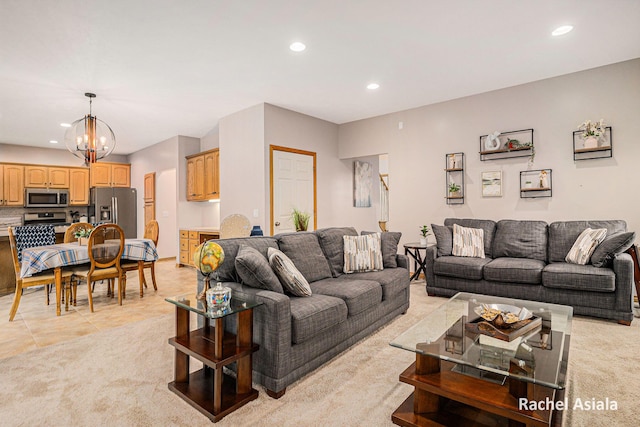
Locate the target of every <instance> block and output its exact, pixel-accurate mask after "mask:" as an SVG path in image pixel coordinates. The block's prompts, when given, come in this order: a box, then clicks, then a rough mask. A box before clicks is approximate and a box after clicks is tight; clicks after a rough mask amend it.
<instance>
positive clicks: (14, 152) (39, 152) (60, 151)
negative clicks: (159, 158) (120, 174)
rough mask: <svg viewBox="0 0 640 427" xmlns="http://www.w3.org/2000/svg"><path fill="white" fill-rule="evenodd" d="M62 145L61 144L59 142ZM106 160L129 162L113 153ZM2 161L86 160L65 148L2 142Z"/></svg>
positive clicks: (57, 162) (69, 163) (64, 163)
mask: <svg viewBox="0 0 640 427" xmlns="http://www.w3.org/2000/svg"><path fill="white" fill-rule="evenodd" d="M58 145H60V144H58ZM104 161H105V162H115V163H127V156H123V155H119V154H112V155H110V156H109V157H107V158H105V159H104ZM0 162H8V163H30V164H34V165H54V166H84V161H83V160H82V159H79V158H78V157H76V156H74V155H73V154H71V153H70V152H69V151H68V150H66V149H65V148H64V144H62V147H59V148H40V147H27V146H24V145H13V144H0Z"/></svg>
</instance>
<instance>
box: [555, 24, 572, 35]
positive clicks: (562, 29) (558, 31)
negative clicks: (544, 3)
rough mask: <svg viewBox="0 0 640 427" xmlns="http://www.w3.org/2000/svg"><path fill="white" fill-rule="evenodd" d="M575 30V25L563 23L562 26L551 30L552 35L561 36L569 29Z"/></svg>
mask: <svg viewBox="0 0 640 427" xmlns="http://www.w3.org/2000/svg"><path fill="white" fill-rule="evenodd" d="M571 30H573V25H563V26H562V27H558V28H556V29H555V30H553V31H552V32H551V35H552V36H561V35H563V34H567V33H568V32H569V31H571Z"/></svg>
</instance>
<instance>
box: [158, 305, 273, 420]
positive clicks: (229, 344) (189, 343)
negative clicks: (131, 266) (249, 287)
mask: <svg viewBox="0 0 640 427" xmlns="http://www.w3.org/2000/svg"><path fill="white" fill-rule="evenodd" d="M166 301H168V302H170V303H172V304H175V306H176V336H175V337H173V338H169V344H170V345H172V346H174V347H175V349H176V351H175V367H174V381H172V382H170V383H169V389H170V390H171V391H173V392H174V393H176V394H177V395H178V396H180V397H181V398H183V399H184V400H185V401H186V402H187V403H189V404H190V405H191V406H193V407H194V408H196V409H197V410H198V411H200V412H201V413H202V414H204V415H205V416H207V417H208V418H209V419H210V420H211V421H213V422H217V421H220V420H221V419H222V418H223V417H224V416H225V415H227V414H229V413H231V412H233V411H235V410H236V409H238V408H239V407H241V406H243V405H245V404H246V403H248V402H250V401H252V400H254V399H256V398H257V397H258V391H257V390H255V389H254V388H252V369H251V361H252V354H253V353H254V352H256V351H258V348H259V346H258V345H257V344H253V309H254V308H255V307H257V306H259V305H261V304H262V303H260V302H254V301H244V300H240V299H238V298H235V297H232V298H231V304H230V306H229V308H228V309H226V310H224V311H222V312H211V311H207V310H206V307H205V303H204V302H203V301H199V300H197V299H196V297H195V295H194V294H189V295H182V296H177V297H173V298H167V299H166ZM190 312H194V313H197V314H198V315H200V316H203V317H204V327H202V328H200V329H197V330H195V331H190V327H189V314H190ZM231 315H235V316H238V319H237V325H238V329H237V334H236V335H234V334H232V333H230V332H226V331H225V330H224V318H225V317H226V316H231ZM190 357H193V358H195V359H197V360H199V361H201V362H202V363H203V364H204V367H203V368H202V369H200V370H199V371H196V372H193V373H191V374H189V358H190ZM233 362H236V367H237V370H236V371H237V372H236V378H234V377H232V376H230V375H228V374H226V373H224V372H223V368H224V367H225V366H227V365H229V364H231V363H233Z"/></svg>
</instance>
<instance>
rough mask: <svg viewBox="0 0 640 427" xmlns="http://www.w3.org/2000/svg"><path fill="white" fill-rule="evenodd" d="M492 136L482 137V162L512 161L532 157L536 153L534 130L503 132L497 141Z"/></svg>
mask: <svg viewBox="0 0 640 427" xmlns="http://www.w3.org/2000/svg"><path fill="white" fill-rule="evenodd" d="M490 136H491V135H482V136H481V137H480V160H482V161H486V160H500V159H512V158H514V157H530V156H532V155H533V153H534V146H533V129H522V130H514V131H509V132H502V133H500V135H499V136H498V137H497V139H492V138H490Z"/></svg>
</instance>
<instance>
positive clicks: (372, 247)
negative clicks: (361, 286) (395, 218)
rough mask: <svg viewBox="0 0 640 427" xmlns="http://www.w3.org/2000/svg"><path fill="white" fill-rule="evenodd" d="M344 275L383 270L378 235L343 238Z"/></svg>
mask: <svg viewBox="0 0 640 427" xmlns="http://www.w3.org/2000/svg"><path fill="white" fill-rule="evenodd" d="M343 240H344V267H343V270H344V272H345V273H361V272H365V271H379V270H382V269H383V268H384V264H383V260H382V249H381V244H380V235H379V234H378V233H375V234H365V235H363V236H344V237H343Z"/></svg>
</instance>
